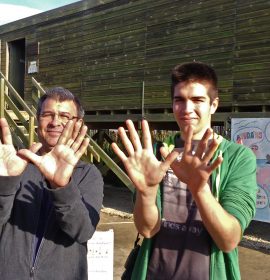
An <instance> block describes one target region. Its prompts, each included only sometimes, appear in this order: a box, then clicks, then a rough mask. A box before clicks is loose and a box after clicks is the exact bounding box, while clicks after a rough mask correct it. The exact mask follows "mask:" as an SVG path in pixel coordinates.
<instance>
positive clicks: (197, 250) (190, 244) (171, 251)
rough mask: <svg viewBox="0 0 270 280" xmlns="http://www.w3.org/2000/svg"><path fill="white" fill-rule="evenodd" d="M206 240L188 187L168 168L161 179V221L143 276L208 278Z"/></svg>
mask: <svg viewBox="0 0 270 280" xmlns="http://www.w3.org/2000/svg"><path fill="white" fill-rule="evenodd" d="M210 244H211V239H210V236H209V233H208V232H207V231H206V229H205V227H204V225H203V223H202V219H201V216H200V213H199V211H198V209H197V206H196V204H195V202H194V200H193V198H192V195H191V193H190V191H189V190H188V188H187V186H186V184H184V183H182V182H180V181H179V180H178V178H177V177H176V176H175V175H174V173H173V171H172V170H171V169H169V171H168V172H167V174H166V176H165V178H164V180H163V221H162V225H161V229H160V231H159V232H158V234H156V236H155V238H154V246H153V251H152V255H151V258H150V262H149V266H148V272H147V279H148V280H150V279H151V280H159V279H160V280H169V279H177V280H179V279H181V280H209V269H210Z"/></svg>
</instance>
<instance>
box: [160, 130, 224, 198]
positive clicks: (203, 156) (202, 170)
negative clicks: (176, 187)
mask: <svg viewBox="0 0 270 280" xmlns="http://www.w3.org/2000/svg"><path fill="white" fill-rule="evenodd" d="M212 135H213V131H212V130H211V129H207V130H206V132H205V134H204V136H203V138H202V139H201V140H200V141H199V144H198V147H197V149H196V151H192V136H193V130H192V127H189V128H188V131H187V139H186V141H185V146H184V151H183V153H182V154H181V155H180V156H179V157H180V158H179V157H178V159H177V160H175V161H174V162H173V163H172V165H171V168H172V169H173V171H174V173H175V175H176V176H177V177H178V178H179V180H181V181H182V182H184V183H186V184H187V186H188V187H189V189H190V191H191V192H192V194H196V192H199V191H201V190H202V189H204V188H205V187H207V188H208V189H209V185H208V184H207V182H208V180H209V177H210V175H211V174H212V172H213V171H214V170H215V169H216V168H217V167H218V166H219V165H220V164H221V162H222V160H223V159H222V157H221V156H218V157H217V159H216V160H215V161H214V162H212V163H210V161H211V159H212V157H213V155H214V153H215V151H216V149H217V147H218V145H219V142H218V141H217V140H216V139H212V140H211V143H210V144H209V145H208V141H209V140H210V138H211V136H212ZM161 153H162V155H163V156H164V157H166V156H167V155H168V152H167V151H166V150H165V149H162V150H161ZM209 190H210V189H209Z"/></svg>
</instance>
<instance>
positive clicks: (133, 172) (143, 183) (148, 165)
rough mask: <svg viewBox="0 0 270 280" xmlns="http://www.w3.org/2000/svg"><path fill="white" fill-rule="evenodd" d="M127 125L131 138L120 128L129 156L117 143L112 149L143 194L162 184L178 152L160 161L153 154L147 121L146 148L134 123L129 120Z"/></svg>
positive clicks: (145, 126) (143, 127)
mask: <svg viewBox="0 0 270 280" xmlns="http://www.w3.org/2000/svg"><path fill="white" fill-rule="evenodd" d="M126 124H127V127H128V130H129V134H130V138H129V137H128V136H127V134H126V132H125V130H124V128H122V127H121V128H119V135H120V137H121V140H122V142H123V144H124V146H125V148H126V151H127V153H128V156H126V154H125V153H124V152H123V151H121V149H120V148H119V147H118V146H117V144H116V143H113V144H112V148H113V150H114V152H115V153H116V154H117V156H118V157H119V158H120V159H121V160H122V162H123V164H124V166H125V168H126V170H127V173H128V175H129V177H130V179H131V180H132V182H133V183H134V185H135V187H136V188H137V189H138V190H139V191H141V192H146V191H147V189H148V188H149V187H156V186H157V185H158V184H159V183H160V181H161V180H162V179H163V177H164V175H165V173H166V171H167V170H168V169H169V167H170V164H171V163H172V162H173V161H174V160H175V158H176V157H177V155H178V152H174V153H172V154H170V155H168V156H167V158H166V160H165V161H164V162H160V161H158V160H157V158H156V157H155V155H154V153H153V148H152V140H151V134H150V130H149V126H148V123H147V121H145V120H143V121H142V133H143V143H144V147H142V144H141V141H140V138H139V135H138V133H137V132H136V130H135V127H134V124H133V122H132V121H130V120H128V121H127V122H126Z"/></svg>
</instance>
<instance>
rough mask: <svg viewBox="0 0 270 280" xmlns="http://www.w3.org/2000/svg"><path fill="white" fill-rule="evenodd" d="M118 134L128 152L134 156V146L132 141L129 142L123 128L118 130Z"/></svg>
mask: <svg viewBox="0 0 270 280" xmlns="http://www.w3.org/2000/svg"><path fill="white" fill-rule="evenodd" d="M118 133H119V136H120V138H121V141H122V143H123V145H124V147H125V149H126V151H127V153H128V154H129V155H130V156H132V155H134V148H133V145H132V143H131V141H130V140H129V138H128V136H127V134H126V131H125V129H124V128H123V127H119V128H118Z"/></svg>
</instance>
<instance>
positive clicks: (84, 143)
mask: <svg viewBox="0 0 270 280" xmlns="http://www.w3.org/2000/svg"><path fill="white" fill-rule="evenodd" d="M89 142H90V139H89V138H88V137H87V138H84V139H83V141H82V143H81V146H80V148H79V149H78V150H77V151H76V153H75V155H76V157H77V158H78V159H80V158H81V157H82V155H83V154H84V153H85V151H86V149H87V147H88V145H89Z"/></svg>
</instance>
